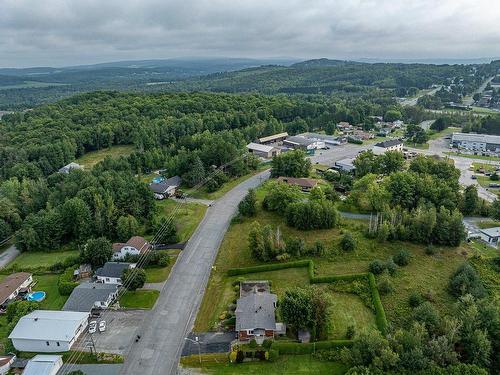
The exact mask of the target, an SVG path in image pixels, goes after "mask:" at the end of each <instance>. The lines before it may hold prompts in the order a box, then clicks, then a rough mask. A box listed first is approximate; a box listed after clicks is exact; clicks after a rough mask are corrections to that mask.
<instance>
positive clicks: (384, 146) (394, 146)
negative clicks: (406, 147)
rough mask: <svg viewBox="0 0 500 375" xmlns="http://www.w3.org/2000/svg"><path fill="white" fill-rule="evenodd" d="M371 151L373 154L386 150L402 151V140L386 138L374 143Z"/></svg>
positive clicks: (382, 152) (379, 153)
mask: <svg viewBox="0 0 500 375" xmlns="http://www.w3.org/2000/svg"><path fill="white" fill-rule="evenodd" d="M372 151H373V153H374V154H375V155H382V154H385V153H386V152H387V151H399V152H403V141H402V140H401V139H388V140H387V141H383V142H379V143H375V145H373V148H372Z"/></svg>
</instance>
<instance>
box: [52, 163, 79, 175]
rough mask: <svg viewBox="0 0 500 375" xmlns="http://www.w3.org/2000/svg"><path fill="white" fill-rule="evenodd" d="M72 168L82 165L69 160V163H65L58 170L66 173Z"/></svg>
mask: <svg viewBox="0 0 500 375" xmlns="http://www.w3.org/2000/svg"><path fill="white" fill-rule="evenodd" d="M73 169H83V167H82V166H81V165H80V164H78V163H75V162H71V163H69V164H67V165H65V166H64V167H62V168H60V169H59V171H58V172H59V173H64V174H68V173H69V172H71V171H72V170H73Z"/></svg>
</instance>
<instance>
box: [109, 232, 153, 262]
mask: <svg viewBox="0 0 500 375" xmlns="http://www.w3.org/2000/svg"><path fill="white" fill-rule="evenodd" d="M150 248H151V244H150V243H149V242H148V241H146V239H145V238H144V237H141V236H134V237H131V238H130V239H129V240H128V241H127V242H126V243H114V244H113V257H112V259H113V260H123V259H124V258H125V256H126V255H127V254H128V255H140V254H142V253H145V252H147V251H149V249H150Z"/></svg>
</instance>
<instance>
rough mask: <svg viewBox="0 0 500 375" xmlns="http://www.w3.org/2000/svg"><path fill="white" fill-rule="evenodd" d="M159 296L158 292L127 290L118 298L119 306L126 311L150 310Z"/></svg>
mask: <svg viewBox="0 0 500 375" xmlns="http://www.w3.org/2000/svg"><path fill="white" fill-rule="evenodd" d="M159 295H160V292H159V291H158V290H146V289H137V290H134V291H131V290H128V291H126V292H125V294H124V295H123V296H122V297H121V298H120V306H121V307H124V308H128V309H151V308H153V306H154V305H155V302H156V300H157V299H158V296H159Z"/></svg>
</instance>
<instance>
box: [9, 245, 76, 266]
mask: <svg viewBox="0 0 500 375" xmlns="http://www.w3.org/2000/svg"><path fill="white" fill-rule="evenodd" d="M78 254H79V252H78V251H77V250H65V251H53V252H24V253H21V254H20V255H19V256H18V257H17V258H16V260H15V261H14V262H12V263H11V264H10V265H9V266H8V267H7V270H12V269H17V270H30V269H36V268H46V267H49V266H51V265H53V264H55V263H57V262H62V261H63V260H64V259H66V258H69V257H72V256H77V255H78Z"/></svg>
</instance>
